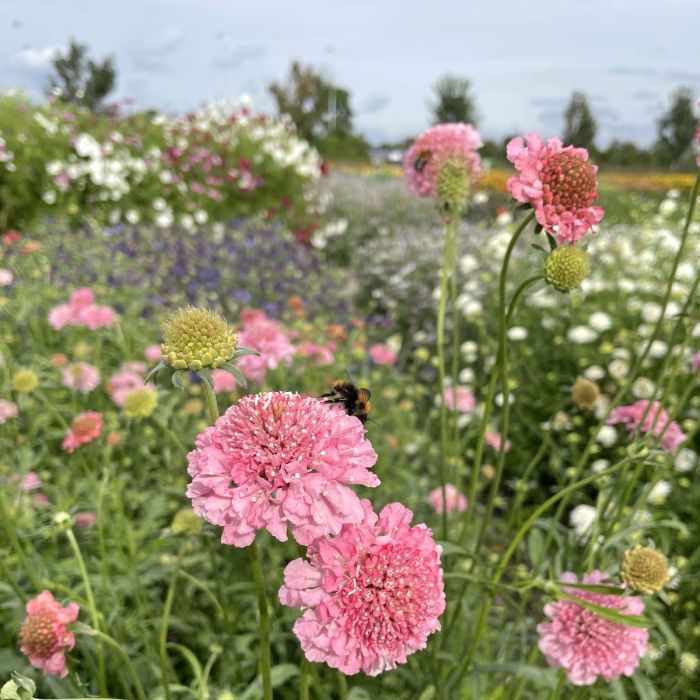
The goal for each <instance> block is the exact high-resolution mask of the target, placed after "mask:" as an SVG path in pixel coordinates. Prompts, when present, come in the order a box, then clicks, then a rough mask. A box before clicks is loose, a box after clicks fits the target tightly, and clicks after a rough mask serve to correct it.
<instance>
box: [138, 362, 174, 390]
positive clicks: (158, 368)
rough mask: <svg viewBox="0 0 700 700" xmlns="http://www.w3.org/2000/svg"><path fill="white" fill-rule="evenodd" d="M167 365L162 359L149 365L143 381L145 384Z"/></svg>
mask: <svg viewBox="0 0 700 700" xmlns="http://www.w3.org/2000/svg"><path fill="white" fill-rule="evenodd" d="M167 366H168V365H167V364H165V362H163V360H161V361H160V362H159V363H158V364H157V365H156V366H155V367H151V369H150V370H149V372H148V374H147V375H146V379H145V380H144V382H145V383H146V384H148V382H149V381H151V378H152V377H155V375H156V374H158V372H160V371H161V370H162V369H164V368H165V367H167Z"/></svg>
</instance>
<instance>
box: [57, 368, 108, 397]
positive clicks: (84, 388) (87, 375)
mask: <svg viewBox="0 0 700 700" xmlns="http://www.w3.org/2000/svg"><path fill="white" fill-rule="evenodd" d="M61 383H62V384H63V386H65V387H68V388H69V389H73V391H79V392H80V393H81V394H89V393H90V392H91V391H92V390H93V389H96V388H97V387H98V385H99V383H100V372H99V370H98V369H97V367H93V366H92V365H91V364H89V363H87V362H74V363H73V364H70V365H68V366H67V367H65V368H64V370H63V372H62V374H61Z"/></svg>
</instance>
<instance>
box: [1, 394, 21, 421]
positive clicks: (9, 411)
mask: <svg viewBox="0 0 700 700" xmlns="http://www.w3.org/2000/svg"><path fill="white" fill-rule="evenodd" d="M18 415H19V410H18V409H17V404H14V403H12V401H8V400H7V399H0V425H2V424H3V423H7V421H8V420H10V419H11V418H17V416H18Z"/></svg>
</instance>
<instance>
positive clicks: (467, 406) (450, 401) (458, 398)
mask: <svg viewBox="0 0 700 700" xmlns="http://www.w3.org/2000/svg"><path fill="white" fill-rule="evenodd" d="M443 400H444V401H445V405H446V406H447V408H449V409H450V411H458V412H459V413H471V412H472V411H473V410H474V406H476V399H475V398H474V394H472V392H471V391H469V389H467V388H466V387H464V386H458V387H457V388H456V389H455V388H454V387H451V386H448V387H445V392H444V394H443Z"/></svg>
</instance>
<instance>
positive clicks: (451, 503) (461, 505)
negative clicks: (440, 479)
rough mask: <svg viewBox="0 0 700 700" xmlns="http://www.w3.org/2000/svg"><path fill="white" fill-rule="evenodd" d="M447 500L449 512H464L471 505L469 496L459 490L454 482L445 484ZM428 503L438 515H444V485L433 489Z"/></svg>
mask: <svg viewBox="0 0 700 700" xmlns="http://www.w3.org/2000/svg"><path fill="white" fill-rule="evenodd" d="M445 502H446V503H447V512H448V513H454V512H455V511H456V512H458V513H464V511H465V510H467V507H468V505H469V503H468V501H467V497H466V496H465V495H464V494H463V493H460V492H459V491H458V490H457V487H456V486H455V485H454V484H445ZM428 503H430V505H431V506H432V507H433V509H434V510H435V512H436V513H437V514H438V515H442V512H443V507H442V503H443V501H442V486H438V487H437V488H436V489H433V490H432V491H431V492H430V495H429V496H428Z"/></svg>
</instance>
